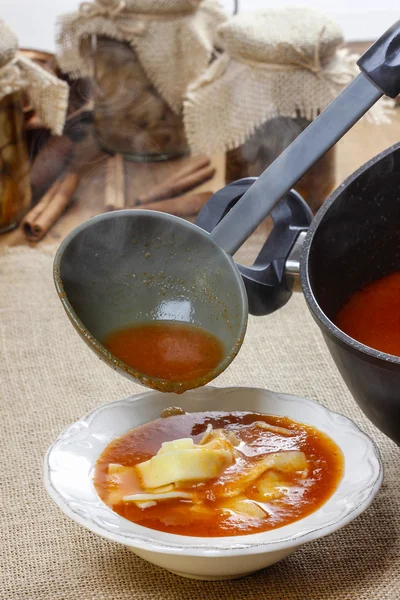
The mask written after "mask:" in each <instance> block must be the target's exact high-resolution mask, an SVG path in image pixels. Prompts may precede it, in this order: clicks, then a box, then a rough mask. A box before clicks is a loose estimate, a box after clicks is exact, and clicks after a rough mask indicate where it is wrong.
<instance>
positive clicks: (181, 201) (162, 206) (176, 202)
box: [144, 191, 213, 217]
mask: <svg viewBox="0 0 400 600" xmlns="http://www.w3.org/2000/svg"><path fill="white" fill-rule="evenodd" d="M212 194H213V192H210V191H207V192H198V193H197V194H188V195H185V196H179V197H178V198H168V199H167V200H160V201H158V202H149V203H148V204H146V206H145V207H144V208H145V209H146V210H158V211H160V212H165V213H168V214H170V215H175V216H176V217H191V216H193V215H197V214H198V213H199V212H200V211H201V209H202V208H203V206H204V205H205V204H206V202H208V200H209V199H210V197H211V196H212Z"/></svg>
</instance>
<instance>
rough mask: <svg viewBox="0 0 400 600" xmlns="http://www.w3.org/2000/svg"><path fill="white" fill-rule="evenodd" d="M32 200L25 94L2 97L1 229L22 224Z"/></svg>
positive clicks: (1, 231)
mask: <svg viewBox="0 0 400 600" xmlns="http://www.w3.org/2000/svg"><path fill="white" fill-rule="evenodd" d="M30 203H31V188H30V181H29V158H28V151H27V147H26V143H25V136H24V114H23V109H22V94H21V92H14V93H13V94H8V95H7V96H5V97H4V98H2V99H1V100H0V233H5V232H6V231H9V230H10V229H13V228H14V227H16V226H17V225H18V223H19V222H20V220H21V218H22V217H23V215H24V214H25V212H26V211H27V210H28V208H29V206H30Z"/></svg>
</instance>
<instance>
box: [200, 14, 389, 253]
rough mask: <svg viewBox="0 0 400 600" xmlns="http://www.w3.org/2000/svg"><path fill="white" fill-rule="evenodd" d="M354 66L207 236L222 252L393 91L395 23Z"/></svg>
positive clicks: (232, 250)
mask: <svg viewBox="0 0 400 600" xmlns="http://www.w3.org/2000/svg"><path fill="white" fill-rule="evenodd" d="M358 64H359V66H360V68H361V69H362V72H361V73H360V75H358V76H357V77H356V78H355V79H354V81H352V82H351V83H350V84H349V85H348V86H347V87H346V88H345V89H344V90H343V91H342V93H341V94H339V96H338V97H337V98H336V99H335V100H333V102H331V103H330V104H329V105H328V106H327V107H326V108H325V110H324V111H323V112H322V113H321V114H320V115H319V116H318V117H317V118H316V119H315V120H314V121H313V122H312V123H310V125H309V126H308V127H307V128H306V129H305V130H304V131H303V133H301V134H300V135H299V136H298V137H297V138H296V139H295V140H294V142H292V144H290V146H288V148H286V150H285V151H284V152H282V154H281V155H280V156H279V157H278V158H277V159H276V160H275V161H274V162H273V163H272V164H271V165H270V166H269V167H268V168H267V169H266V170H265V171H264V172H263V173H262V175H260V177H259V178H258V179H257V181H256V182H255V183H254V184H253V185H252V186H251V187H250V188H249V189H248V190H247V192H246V193H245V194H244V195H243V196H242V198H241V199H240V200H239V202H238V203H237V204H236V205H235V206H234V207H233V208H232V210H231V211H229V212H228V214H227V215H226V216H225V218H224V219H222V221H221V222H220V223H219V224H218V225H217V227H216V228H215V229H214V231H213V232H212V233H211V236H212V237H213V239H214V240H215V242H216V243H217V244H218V245H219V246H220V247H221V248H223V249H224V250H225V251H226V252H227V253H228V254H231V255H232V254H234V253H235V252H236V251H237V250H238V249H239V248H240V246H241V245H242V244H243V243H244V242H245V241H246V240H247V239H248V238H249V237H250V235H251V234H252V233H253V232H254V231H255V229H256V228H257V227H258V225H260V223H261V222H262V221H263V220H264V219H265V218H266V217H267V215H268V214H269V213H270V212H271V210H272V209H273V208H274V206H275V205H276V204H277V202H278V201H279V200H280V199H281V198H282V197H283V196H284V195H285V194H286V193H287V192H288V191H289V190H290V189H291V188H292V187H293V186H294V185H295V184H296V183H297V182H298V181H299V180H300V179H301V177H302V176H303V175H304V174H305V173H306V172H307V171H308V170H309V169H310V168H311V167H312V166H313V165H314V164H315V163H316V162H317V160H318V159H319V158H320V157H321V156H323V155H324V154H325V153H326V152H327V151H328V150H329V149H330V148H331V147H332V146H333V145H334V144H335V143H336V142H337V141H338V140H339V139H340V138H341V137H342V136H343V135H344V134H345V133H346V132H347V131H348V130H349V129H350V128H351V127H352V126H353V125H354V123H356V122H357V121H358V120H359V119H360V118H361V117H362V116H363V115H364V114H365V113H366V112H367V111H368V110H369V108H371V106H373V105H374V104H375V102H376V101H377V100H379V98H380V97H381V96H382V95H383V94H386V92H388V95H392V94H393V93H395V92H396V90H398V89H399V86H400V73H399V64H400V21H398V22H397V23H396V24H395V25H393V27H391V28H390V29H389V30H388V31H387V32H386V33H385V34H384V35H383V36H382V37H381V38H380V39H379V40H378V41H377V42H376V43H375V44H374V45H373V46H372V47H371V48H370V49H369V50H368V51H367V53H366V54H365V55H364V56H363V57H361V59H360V60H359V63H358ZM391 77H392V78H393V80H394V81H391ZM379 85H382V89H381V88H380V87H378V86H379Z"/></svg>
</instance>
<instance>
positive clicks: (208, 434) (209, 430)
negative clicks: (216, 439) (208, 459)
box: [199, 423, 213, 446]
mask: <svg viewBox="0 0 400 600" xmlns="http://www.w3.org/2000/svg"><path fill="white" fill-rule="evenodd" d="M212 431H213V426H212V425H211V423H209V424H208V425H207V429H206V430H205V432H204V433H203V437H202V438H201V440H200V441H199V446H202V445H203V444H205V443H206V442H208V441H209V440H210V439H211V437H212Z"/></svg>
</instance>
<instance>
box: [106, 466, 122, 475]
mask: <svg viewBox="0 0 400 600" xmlns="http://www.w3.org/2000/svg"><path fill="white" fill-rule="evenodd" d="M124 468H125V467H123V466H122V465H119V464H117V463H110V464H109V465H108V469H107V472H108V474H109V475H115V474H116V473H120V472H121V470H122V469H124Z"/></svg>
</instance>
